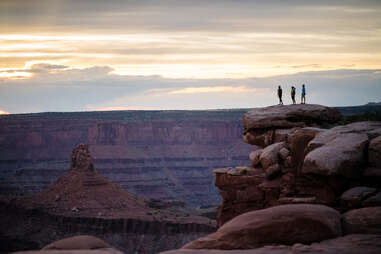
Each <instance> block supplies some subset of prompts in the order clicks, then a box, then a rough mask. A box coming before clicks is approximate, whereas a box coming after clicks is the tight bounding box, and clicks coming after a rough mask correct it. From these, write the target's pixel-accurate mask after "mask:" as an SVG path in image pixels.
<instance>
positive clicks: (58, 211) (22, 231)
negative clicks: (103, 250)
mask: <svg viewBox="0 0 381 254" xmlns="http://www.w3.org/2000/svg"><path fill="white" fill-rule="evenodd" d="M71 158H72V162H71V165H72V166H71V168H70V170H68V171H67V172H66V173H65V174H64V175H62V176H61V177H60V178H59V179H57V181H56V182H55V183H53V184H52V185H50V186H49V187H48V188H47V189H45V190H43V191H41V192H39V193H37V194H35V195H32V196H27V197H16V198H3V200H1V199H0V224H1V225H2V227H1V228H0V246H1V248H0V252H1V251H4V252H6V253H8V252H10V251H15V250H23V249H39V248H41V247H43V246H44V245H46V244H47V243H49V242H52V241H55V240H59V239H61V238H63V237H68V236H73V235H78V234H90V235H95V236H97V237H99V238H101V239H104V240H107V241H108V242H109V243H111V244H112V245H113V246H116V247H117V248H118V249H120V250H123V251H124V252H125V253H136V252H139V253H157V252H158V251H162V250H166V249H171V248H176V247H180V246H181V245H182V244H184V243H185V242H187V241H189V240H191V239H194V238H197V237H200V236H202V235H205V234H206V233H208V232H212V231H214V230H215V227H214V221H212V220H209V219H207V218H205V217H200V216H193V215H191V214H188V213H186V212H183V211H180V210H176V209H158V208H153V207H151V206H150V203H151V202H149V201H148V200H146V199H143V198H140V197H138V196H136V195H133V194H131V193H129V192H127V191H126V190H124V189H123V188H122V187H121V186H120V185H119V184H117V183H114V182H112V181H110V180H109V179H107V178H106V177H104V176H102V175H101V174H99V173H98V172H97V171H96V169H95V167H94V164H93V160H92V158H91V156H90V153H89V148H88V145H87V144H79V145H78V146H77V147H76V148H75V149H74V150H73V152H72V157H71ZM2 248H4V249H2Z"/></svg>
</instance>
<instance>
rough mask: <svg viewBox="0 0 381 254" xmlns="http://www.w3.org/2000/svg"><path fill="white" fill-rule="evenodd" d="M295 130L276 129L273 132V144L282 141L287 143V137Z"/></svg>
mask: <svg viewBox="0 0 381 254" xmlns="http://www.w3.org/2000/svg"><path fill="white" fill-rule="evenodd" d="M295 130H296V128H292V129H276V130H275V131H274V137H273V142H274V143H279V142H283V141H287V139H288V135H289V134H291V133H292V132H294V131H295Z"/></svg>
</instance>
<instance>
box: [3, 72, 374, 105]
mask: <svg viewBox="0 0 381 254" xmlns="http://www.w3.org/2000/svg"><path fill="white" fill-rule="evenodd" d="M45 67H46V69H47V72H46V73H43V74H42V73H37V74H36V73H35V74H34V76H32V77H31V78H29V79H22V80H21V79H17V80H10V79H4V78H3V79H0V108H2V109H6V111H8V112H11V113H22V112H41V111H82V110H124V109H212V108H213V109H216V108H249V107H259V106H268V105H272V104H275V103H277V97H276V88H277V86H278V85H281V86H282V88H283V90H284V91H285V98H284V101H285V102H286V103H287V101H288V99H289V98H288V97H287V94H289V93H288V92H286V91H288V90H289V89H290V87H291V86H292V85H293V86H296V87H297V92H298V93H299V92H300V86H301V84H303V83H304V84H306V88H307V102H308V103H317V104H325V105H329V106H335V105H357V104H365V103H367V102H369V101H381V98H380V94H381V87H380V85H379V84H380V83H381V75H379V73H381V70H380V69H378V70H347V69H346V70H331V71H313V72H300V73H296V74H292V75H281V76H272V77H266V78H244V79H242V78H241V79H169V78H163V77H160V76H128V75H116V74H113V73H112V68H110V67H107V66H103V67H101V66H99V67H96V66H95V67H92V68H83V69H70V68H63V66H61V67H62V68H61V67H54V66H45ZM50 69H54V70H55V71H54V72H50Z"/></svg>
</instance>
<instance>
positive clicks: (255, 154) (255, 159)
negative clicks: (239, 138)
mask: <svg viewBox="0 0 381 254" xmlns="http://www.w3.org/2000/svg"><path fill="white" fill-rule="evenodd" d="M262 152H263V149H258V150H255V151H252V152H251V153H250V155H249V159H250V161H251V165H252V166H253V167H255V166H257V165H258V163H259V162H260V160H259V158H260V156H261V154H262Z"/></svg>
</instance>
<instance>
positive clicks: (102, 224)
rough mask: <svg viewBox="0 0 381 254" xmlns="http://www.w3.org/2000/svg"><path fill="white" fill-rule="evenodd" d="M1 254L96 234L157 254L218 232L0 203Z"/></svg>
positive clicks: (129, 250)
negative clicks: (47, 210)
mask: <svg viewBox="0 0 381 254" xmlns="http://www.w3.org/2000/svg"><path fill="white" fill-rule="evenodd" d="M0 222H1V225H2V227H1V228H0V253H10V252H12V251H21V250H36V249H41V248H42V247H44V246H45V245H47V244H49V243H51V242H54V241H57V240H60V239H62V238H66V237H70V236H74V235H81V234H86V235H93V236H96V237H99V238H101V239H103V240H105V241H106V242H108V243H109V244H111V245H113V246H114V247H116V248H117V249H119V250H122V251H123V252H124V253H150V254H154V253H158V252H160V251H164V250H168V249H173V248H178V247H180V246H182V245H183V244H185V243H186V242H188V241H190V240H193V239H196V238H198V237H200V236H204V235H205V234H207V233H211V232H214V231H215V227H214V226H212V225H206V224H199V223H186V222H185V223H175V222H166V221H147V220H139V219H131V218H118V219H111V218H97V217H92V218H88V217H70V216H62V215H53V214H50V213H46V212H45V211H43V210H42V209H25V208H23V207H21V206H18V205H16V204H13V203H12V202H10V203H9V202H3V201H1V200H0Z"/></svg>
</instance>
